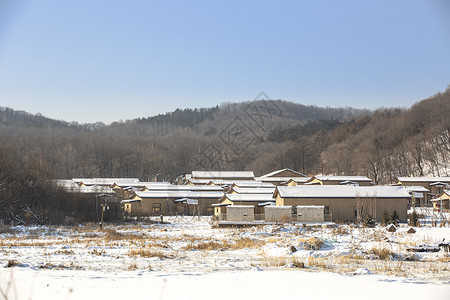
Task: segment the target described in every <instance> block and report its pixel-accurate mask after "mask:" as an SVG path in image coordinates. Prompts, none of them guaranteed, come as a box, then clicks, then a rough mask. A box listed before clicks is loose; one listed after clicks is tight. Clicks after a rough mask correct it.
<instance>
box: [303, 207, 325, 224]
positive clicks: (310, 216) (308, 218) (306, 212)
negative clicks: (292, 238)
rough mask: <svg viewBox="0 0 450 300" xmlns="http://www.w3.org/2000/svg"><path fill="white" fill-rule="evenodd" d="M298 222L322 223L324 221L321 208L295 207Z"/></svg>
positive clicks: (322, 208)
mask: <svg viewBox="0 0 450 300" xmlns="http://www.w3.org/2000/svg"><path fill="white" fill-rule="evenodd" d="M296 209H297V221H298V222H323V221H324V220H325V215H324V209H325V208H324V207H323V206H297V207H296Z"/></svg>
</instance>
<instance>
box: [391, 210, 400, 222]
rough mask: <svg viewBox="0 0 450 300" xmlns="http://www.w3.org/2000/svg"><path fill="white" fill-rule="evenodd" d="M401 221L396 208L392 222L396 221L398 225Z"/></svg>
mask: <svg viewBox="0 0 450 300" xmlns="http://www.w3.org/2000/svg"><path fill="white" fill-rule="evenodd" d="M399 222H400V217H399V215H398V212H397V210H394V212H393V213H392V223H394V225H395V226H397V225H398V223H399Z"/></svg>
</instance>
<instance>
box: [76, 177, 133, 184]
mask: <svg viewBox="0 0 450 300" xmlns="http://www.w3.org/2000/svg"><path fill="white" fill-rule="evenodd" d="M72 180H73V181H74V182H76V183H83V184H85V185H113V184H114V183H116V184H118V185H119V184H122V185H123V184H125V185H129V184H132V183H136V182H139V179H138V178H73V179H72Z"/></svg>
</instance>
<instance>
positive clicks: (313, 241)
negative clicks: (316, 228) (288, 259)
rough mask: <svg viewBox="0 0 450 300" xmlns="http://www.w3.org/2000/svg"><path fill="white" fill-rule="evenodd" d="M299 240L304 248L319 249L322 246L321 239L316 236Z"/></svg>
mask: <svg viewBox="0 0 450 300" xmlns="http://www.w3.org/2000/svg"><path fill="white" fill-rule="evenodd" d="M299 241H300V242H301V243H302V245H301V246H302V247H303V248H304V249H306V250H319V249H320V248H322V247H323V240H322V239H319V238H316V237H309V238H301V239H300V240H299Z"/></svg>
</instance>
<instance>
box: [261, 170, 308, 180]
mask: <svg viewBox="0 0 450 300" xmlns="http://www.w3.org/2000/svg"><path fill="white" fill-rule="evenodd" d="M284 171H291V172H292V173H295V174H297V175H298V177H306V175H305V174H302V173H300V172H297V171H294V170H292V169H289V168H285V169H281V170H276V171H273V172H270V173H267V174H265V175H262V176H260V177H262V178H265V177H278V176H275V175H277V174H280V173H282V172H284ZM291 177H292V176H291ZM291 177H289V178H291Z"/></svg>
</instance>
